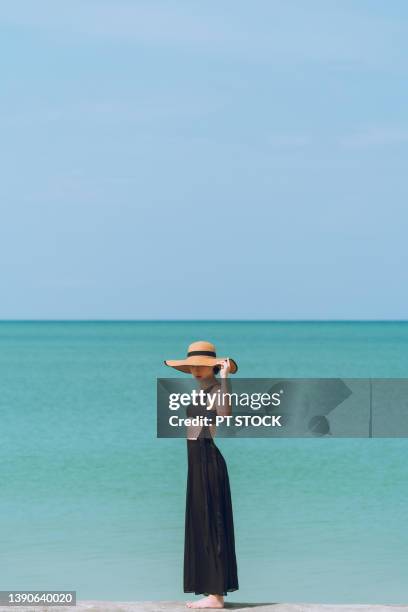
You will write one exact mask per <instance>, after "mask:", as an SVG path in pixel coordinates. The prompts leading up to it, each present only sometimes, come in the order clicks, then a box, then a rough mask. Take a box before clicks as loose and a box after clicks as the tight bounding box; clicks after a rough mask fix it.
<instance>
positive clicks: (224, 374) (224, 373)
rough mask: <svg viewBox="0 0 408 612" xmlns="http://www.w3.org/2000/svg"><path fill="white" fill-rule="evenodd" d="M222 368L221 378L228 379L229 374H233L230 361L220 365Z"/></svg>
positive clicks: (227, 360)
mask: <svg viewBox="0 0 408 612" xmlns="http://www.w3.org/2000/svg"><path fill="white" fill-rule="evenodd" d="M219 365H220V366H221V370H220V376H221V378H227V376H228V374H229V373H230V372H231V364H230V360H229V359H224V361H221V363H220V364H219Z"/></svg>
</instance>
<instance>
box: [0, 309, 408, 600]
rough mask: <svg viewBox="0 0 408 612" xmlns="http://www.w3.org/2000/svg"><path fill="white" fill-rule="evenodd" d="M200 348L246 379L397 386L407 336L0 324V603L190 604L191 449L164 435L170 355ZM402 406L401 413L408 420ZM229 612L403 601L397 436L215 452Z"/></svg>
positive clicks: (381, 330)
mask: <svg viewBox="0 0 408 612" xmlns="http://www.w3.org/2000/svg"><path fill="white" fill-rule="evenodd" d="M195 340H209V341H210V342H213V343H214V344H215V345H216V347H217V351H218V354H219V355H222V356H231V357H233V358H234V359H235V360H236V361H237V363H238V365H239V371H238V373H237V376H241V377H247V378H249V377H271V378H275V377H303V378H307V377H318V378H321V377H345V378H359V377H362V378H365V377H374V378H375V377H379V378H405V377H407V376H408V350H407V349H408V323H407V322H397V321H395V322H394V321H393V322H330V321H323V322H318V321H316V322H312V321H309V322H302V321H299V322H292V321H291V322H271V321H257V322H249V321H243V322H241V321H173V322H168V321H3V322H0V416H1V422H0V487H1V488H0V590H54V591H55V590H75V591H76V593H77V598H78V599H98V600H119V601H136V600H159V599H160V600H188V599H194V598H195V597H194V595H191V594H184V593H183V575H182V572H183V546H184V513H185V495H186V477H187V475H186V468H187V453H186V441H185V440H184V439H162V438H160V439H159V438H157V433H156V424H157V423H156V421H157V418H156V382H157V378H163V377H183V376H185V375H184V374H182V373H179V372H176V371H175V370H171V369H170V368H168V367H166V366H165V365H164V359H177V358H183V357H184V356H185V353H186V349H187V346H188V345H189V344H190V343H191V342H193V341H195ZM407 409H408V408H407ZM216 444H217V446H218V447H219V448H220V450H221V452H222V454H223V456H224V458H225V460H226V462H227V466H228V470H229V477H230V484H231V493H232V503H233V510H234V525H235V542H236V554H237V564H238V578H239V586H240V588H239V590H238V591H236V592H234V593H231V594H229V595H228V596H227V598H226V600H227V601H230V602H265V603H266V602H269V603H273V602H315V603H334V604H335V603H361V604H377V603H384V604H386V603H389V604H404V603H405V604H406V603H407V602H408V520H407V518H408V440H407V439H406V438H368V437H367V438H350V439H349V438H335V437H332V438H328V437H325V438H311V439H310V438H308V439H298V438H290V439H283V438H280V439H276V438H273V439H272V438H257V439H248V438H246V439H244V438H234V439H228V438H219V439H217V441H216Z"/></svg>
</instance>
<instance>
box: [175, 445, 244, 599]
mask: <svg viewBox="0 0 408 612" xmlns="http://www.w3.org/2000/svg"><path fill="white" fill-rule="evenodd" d="M187 457H188V477H187V494H186V516H185V541H184V592H185V593H195V594H196V595H200V594H203V595H210V594H212V595H227V593H228V592H231V591H236V590H237V589H238V575H237V562H236V558H235V539H234V521H233V516H232V503H231V491H230V483H229V477H228V470H227V465H226V463H225V460H224V457H223V456H222V454H221V451H220V450H219V448H218V447H217V446H216V445H215V443H214V441H213V439H212V437H209V438H201V437H200V438H198V439H197V440H187Z"/></svg>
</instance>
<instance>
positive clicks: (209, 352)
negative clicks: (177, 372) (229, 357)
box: [187, 351, 217, 357]
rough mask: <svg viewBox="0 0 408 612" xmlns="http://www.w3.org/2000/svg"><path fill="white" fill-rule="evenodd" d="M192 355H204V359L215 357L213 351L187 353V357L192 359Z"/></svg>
mask: <svg viewBox="0 0 408 612" xmlns="http://www.w3.org/2000/svg"><path fill="white" fill-rule="evenodd" d="M193 355H205V356H206V357H216V356H217V355H216V354H215V353H214V351H190V352H189V353H187V357H192V356H193Z"/></svg>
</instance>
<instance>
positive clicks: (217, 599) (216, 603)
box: [186, 595, 224, 608]
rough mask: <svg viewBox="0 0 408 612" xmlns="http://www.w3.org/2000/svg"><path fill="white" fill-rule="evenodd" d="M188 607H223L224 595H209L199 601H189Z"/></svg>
mask: <svg viewBox="0 0 408 612" xmlns="http://www.w3.org/2000/svg"><path fill="white" fill-rule="evenodd" d="M186 606H187V608H223V607H224V597H223V596H222V595H208V597H204V598H203V599H199V600H198V601H188V602H187V603H186Z"/></svg>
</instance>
